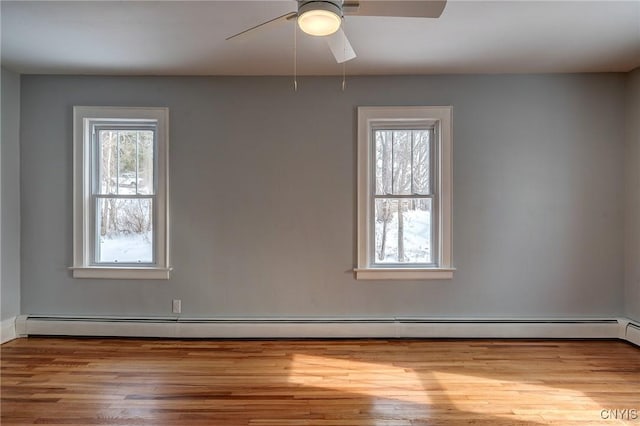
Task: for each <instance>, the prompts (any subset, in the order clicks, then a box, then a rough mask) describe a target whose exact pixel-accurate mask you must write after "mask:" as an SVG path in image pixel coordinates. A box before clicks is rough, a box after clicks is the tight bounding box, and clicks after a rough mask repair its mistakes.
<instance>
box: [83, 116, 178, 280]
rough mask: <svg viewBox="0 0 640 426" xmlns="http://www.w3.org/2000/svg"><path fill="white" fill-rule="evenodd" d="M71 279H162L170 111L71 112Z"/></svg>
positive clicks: (165, 260)
mask: <svg viewBox="0 0 640 426" xmlns="http://www.w3.org/2000/svg"><path fill="white" fill-rule="evenodd" d="M73 119H74V121H73V127H74V140H73V144H74V266H73V267H72V268H71V269H72V270H73V276H74V277H76V278H120V279H145V278H146V279H168V278H169V272H170V268H169V250H168V236H169V232H168V220H167V219H168V214H167V209H168V110H167V109H166V108H117V107H74V109H73Z"/></svg>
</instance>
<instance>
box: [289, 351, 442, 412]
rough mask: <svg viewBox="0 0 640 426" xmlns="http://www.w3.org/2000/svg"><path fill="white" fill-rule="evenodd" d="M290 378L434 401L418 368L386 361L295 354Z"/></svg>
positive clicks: (303, 382)
mask: <svg viewBox="0 0 640 426" xmlns="http://www.w3.org/2000/svg"><path fill="white" fill-rule="evenodd" d="M289 382H291V383H296V384H300V385H304V386H314V387H321V388H326V389H332V390H337V391H340V392H349V393H355V394H362V395H368V396H372V397H377V398H390V399H395V400H401V401H405V402H410V403H415V404H429V403H430V402H431V400H430V398H429V396H428V395H427V392H426V391H425V389H424V387H423V386H422V382H421V380H420V378H419V377H418V375H417V374H416V373H415V372H413V371H412V370H411V369H406V368H402V367H397V366H394V365H387V364H374V363H366V362H359V361H351V360H346V359H339V358H328V357H320V356H314V355H305V354H295V355H294V357H293V360H292V363H291V371H290V375H289Z"/></svg>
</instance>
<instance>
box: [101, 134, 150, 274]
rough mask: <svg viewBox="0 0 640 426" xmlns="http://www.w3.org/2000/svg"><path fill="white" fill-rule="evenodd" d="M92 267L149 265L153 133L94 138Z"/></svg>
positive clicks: (104, 135) (106, 135)
mask: <svg viewBox="0 0 640 426" xmlns="http://www.w3.org/2000/svg"><path fill="white" fill-rule="evenodd" d="M97 138H98V140H97V144H98V149H97V153H98V155H99V158H98V161H97V163H98V170H97V172H98V174H99V177H98V182H99V185H98V186H99V188H97V190H98V193H99V196H98V197H97V199H96V204H97V205H96V212H97V215H96V221H97V223H96V226H97V229H98V231H99V242H98V244H97V247H96V249H97V252H96V261H97V262H106V263H151V262H153V196H154V170H153V169H154V167H153V165H154V163H153V161H154V153H153V148H154V132H153V130H141V129H133V130H131V129H104V130H99V131H98V132H97Z"/></svg>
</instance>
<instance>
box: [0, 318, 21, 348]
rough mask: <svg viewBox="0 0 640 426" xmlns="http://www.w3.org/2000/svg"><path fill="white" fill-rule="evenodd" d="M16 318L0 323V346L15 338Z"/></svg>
mask: <svg viewBox="0 0 640 426" xmlns="http://www.w3.org/2000/svg"><path fill="white" fill-rule="evenodd" d="M15 323H16V317H11V318H7V319H3V320H2V321H1V322H0V344H2V343H6V342H8V341H10V340H13V339H15V338H16V337H17V336H16V326H15Z"/></svg>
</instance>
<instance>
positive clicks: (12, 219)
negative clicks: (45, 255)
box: [0, 68, 20, 319]
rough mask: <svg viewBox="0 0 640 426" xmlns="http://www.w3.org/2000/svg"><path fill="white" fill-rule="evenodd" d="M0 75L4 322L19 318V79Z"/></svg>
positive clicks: (0, 293)
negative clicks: (0, 103) (0, 99)
mask: <svg viewBox="0 0 640 426" xmlns="http://www.w3.org/2000/svg"><path fill="white" fill-rule="evenodd" d="M0 73H1V74H2V77H1V80H2V91H1V93H2V96H1V98H2V105H1V108H2V109H1V115H2V131H1V132H0V133H1V135H0V138H1V143H0V147H1V149H0V158H1V165H0V171H1V173H0V175H1V176H0V183H1V185H0V187H1V194H0V206H1V209H0V210H1V213H0V236H1V238H0V241H1V247H0V260H1V262H0V299H2V302H1V303H0V319H7V318H11V317H15V316H16V315H19V314H20V137H19V131H20V76H19V75H18V74H15V73H13V72H10V71H7V70H5V69H4V68H3V69H2V70H1V71H0Z"/></svg>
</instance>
